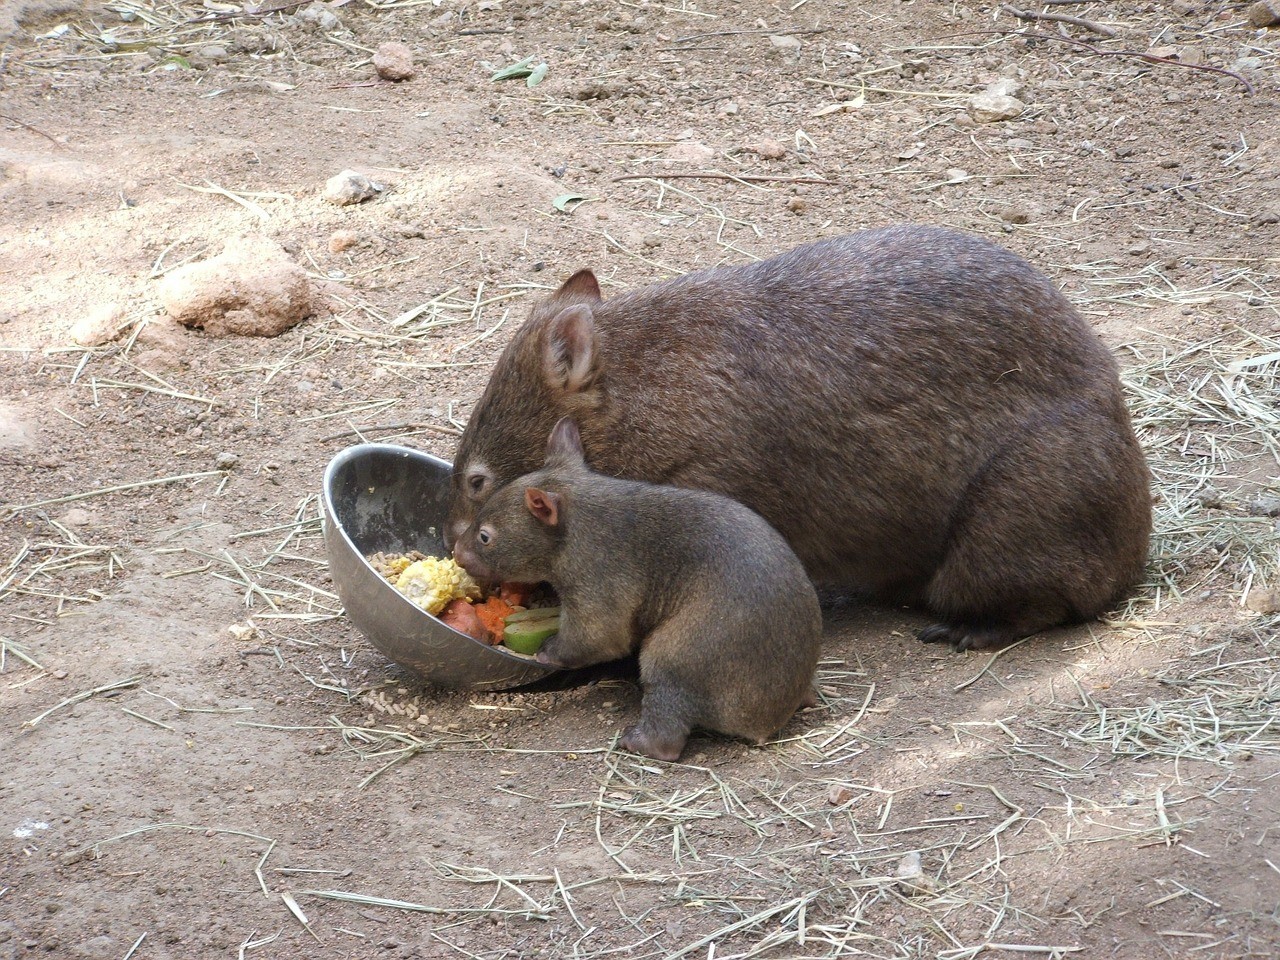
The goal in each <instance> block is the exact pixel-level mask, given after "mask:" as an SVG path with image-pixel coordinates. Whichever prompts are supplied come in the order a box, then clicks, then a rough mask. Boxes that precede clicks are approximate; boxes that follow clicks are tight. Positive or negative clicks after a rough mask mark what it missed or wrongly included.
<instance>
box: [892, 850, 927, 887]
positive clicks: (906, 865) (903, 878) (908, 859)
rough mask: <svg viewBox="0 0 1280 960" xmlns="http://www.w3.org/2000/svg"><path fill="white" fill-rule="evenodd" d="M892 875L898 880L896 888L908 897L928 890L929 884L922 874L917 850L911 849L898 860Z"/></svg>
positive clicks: (922, 870)
mask: <svg viewBox="0 0 1280 960" xmlns="http://www.w3.org/2000/svg"><path fill="white" fill-rule="evenodd" d="M894 876H895V878H896V879H897V881H898V889H899V890H900V891H902V892H903V893H905V894H906V895H907V896H909V897H914V896H920V895H921V894H925V893H928V892H929V890H930V887H931V884H930V882H929V879H928V878H927V877H925V875H924V869H923V867H922V866H921V863H920V853H919V851H917V850H913V851H911V852H910V853H908V854H907V855H906V856H905V857H903V858H902V859H901V860H899V861H898V867H897V869H896V870H895V871H894Z"/></svg>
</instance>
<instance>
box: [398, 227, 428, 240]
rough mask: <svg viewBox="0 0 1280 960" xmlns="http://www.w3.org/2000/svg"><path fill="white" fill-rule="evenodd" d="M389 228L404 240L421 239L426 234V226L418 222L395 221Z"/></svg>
mask: <svg viewBox="0 0 1280 960" xmlns="http://www.w3.org/2000/svg"><path fill="white" fill-rule="evenodd" d="M391 229H392V231H393V232H394V233H395V234H396V236H398V237H403V238H404V239H405V240H421V239H423V238H424V237H425V236H426V235H427V228H426V227H424V226H423V225H422V224H420V223H397V224H393V225H392V227H391Z"/></svg>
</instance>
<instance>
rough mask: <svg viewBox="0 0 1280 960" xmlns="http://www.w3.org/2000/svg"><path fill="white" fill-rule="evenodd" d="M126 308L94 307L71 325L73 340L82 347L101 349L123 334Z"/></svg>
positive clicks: (114, 305) (108, 304)
mask: <svg viewBox="0 0 1280 960" xmlns="http://www.w3.org/2000/svg"><path fill="white" fill-rule="evenodd" d="M123 320H124V307H123V306H121V305H120V304H118V303H104V304H101V305H100V306H97V307H94V308H93V309H92V310H90V311H89V312H88V313H86V314H85V315H84V316H83V317H81V318H80V319H79V320H77V321H76V322H75V323H73V324H72V325H71V339H72V340H74V341H75V342H76V343H78V344H80V346H82V347H100V346H102V345H103V344H104V343H110V342H111V341H112V340H114V339H115V338H116V337H118V336H120V334H121V333H122V332H123V326H122V321H123Z"/></svg>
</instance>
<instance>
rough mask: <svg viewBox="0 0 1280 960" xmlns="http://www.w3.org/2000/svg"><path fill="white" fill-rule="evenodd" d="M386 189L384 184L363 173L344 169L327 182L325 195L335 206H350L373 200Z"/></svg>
mask: <svg viewBox="0 0 1280 960" xmlns="http://www.w3.org/2000/svg"><path fill="white" fill-rule="evenodd" d="M386 189H387V188H386V187H385V186H384V185H383V184H381V183H378V182H377V181H376V180H370V179H369V178H368V177H366V176H365V175H364V174H363V173H356V172H355V171H354V170H343V171H342V172H341V173H339V174H335V175H334V176H332V177H330V178H329V179H328V181H326V182H325V185H324V194H323V196H324V198H325V199H326V200H328V201H329V202H330V203H332V204H333V205H335V206H338V207H349V206H351V204H353V203H364V202H365V201H366V200H372V199H373V198H374V197H376V196H377V195H378V194H380V193H382V191H383V190H386Z"/></svg>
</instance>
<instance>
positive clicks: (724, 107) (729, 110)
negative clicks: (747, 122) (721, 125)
mask: <svg viewBox="0 0 1280 960" xmlns="http://www.w3.org/2000/svg"><path fill="white" fill-rule="evenodd" d="M716 113H718V114H720V116H722V117H734V116H737V115H738V104H737V103H735V102H734V101H732V100H726V101H725V102H724V103H722V104H720V106H718V107H716Z"/></svg>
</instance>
